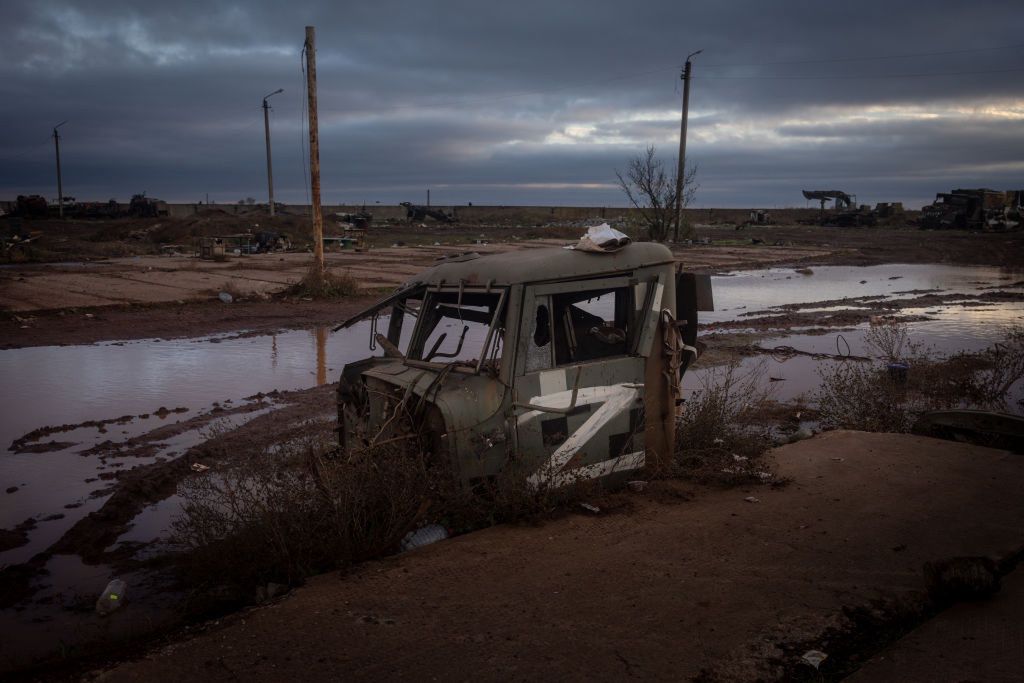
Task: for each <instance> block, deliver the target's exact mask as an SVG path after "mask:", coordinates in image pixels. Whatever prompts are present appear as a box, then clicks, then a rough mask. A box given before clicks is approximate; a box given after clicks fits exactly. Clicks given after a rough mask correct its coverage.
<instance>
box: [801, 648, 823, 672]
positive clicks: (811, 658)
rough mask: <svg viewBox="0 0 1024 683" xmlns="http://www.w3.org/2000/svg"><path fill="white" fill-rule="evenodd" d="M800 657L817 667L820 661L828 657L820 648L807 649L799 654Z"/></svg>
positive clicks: (819, 665)
mask: <svg viewBox="0 0 1024 683" xmlns="http://www.w3.org/2000/svg"><path fill="white" fill-rule="evenodd" d="M800 659H801V660H803V661H804V662H806V663H807V664H810V665H811V666H813V667H814V668H815V669H817V668H819V667H821V663H822V662H824V661H825V660H826V659H828V655H827V654H825V653H824V652H822V651H821V650H808V651H807V652H805V653H803V654H802V655H801V656H800Z"/></svg>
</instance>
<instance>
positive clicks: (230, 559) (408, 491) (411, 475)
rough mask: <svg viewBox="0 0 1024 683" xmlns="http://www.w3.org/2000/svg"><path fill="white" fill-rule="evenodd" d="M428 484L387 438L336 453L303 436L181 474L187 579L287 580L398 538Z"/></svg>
mask: <svg viewBox="0 0 1024 683" xmlns="http://www.w3.org/2000/svg"><path fill="white" fill-rule="evenodd" d="M431 488H432V474H431V473H430V472H429V471H428V468H427V466H426V461H425V459H424V458H421V457H416V454H415V453H411V454H410V453H409V452H407V451H403V450H401V449H399V448H397V447H395V446H394V445H391V446H382V447H377V448H373V449H367V450H364V451H360V452H355V453H348V454H341V453H338V452H336V451H332V450H330V448H329V446H328V445H327V444H326V443H324V442H322V441H309V442H306V443H301V444H295V445H292V446H291V447H289V448H287V449H284V450H282V451H280V452H277V453H271V452H269V451H268V452H263V453H260V454H259V455H257V456H255V457H252V458H251V459H250V461H249V463H248V464H247V466H246V467H244V468H239V469H234V470H227V471H224V472H218V473H216V474H210V475H205V476H201V477H194V478H191V479H189V480H187V482H186V483H185V484H183V485H182V487H181V489H180V490H179V493H180V494H181V495H182V497H183V498H184V506H183V513H182V515H181V516H180V517H178V518H177V519H176V520H175V522H174V525H173V531H174V539H175V542H176V543H177V544H178V545H179V547H180V548H181V549H182V550H183V551H184V552H183V553H182V555H181V560H182V565H181V566H182V569H183V570H184V574H185V578H186V580H187V581H188V583H189V584H190V585H192V586H200V587H202V586H207V587H209V586H217V585H230V586H233V587H240V588H244V589H246V590H248V589H251V588H253V587H255V586H257V585H261V584H265V583H267V582H269V581H274V582H280V583H286V584H295V583H298V582H301V581H302V579H304V578H305V577H307V576H310V575H312V574H315V573H319V572H323V571H327V570H329V569H336V568H342V567H346V566H349V565H351V564H352V563H354V562H358V561H360V560H364V559H366V558H369V557H375V556H377V555H380V554H382V553H384V552H385V551H386V550H388V549H389V548H392V547H394V546H395V545H397V543H398V541H399V540H400V539H401V537H402V535H403V534H405V533H406V532H407V531H408V530H409V529H410V528H411V527H412V526H413V525H414V524H415V523H416V522H417V518H418V517H420V516H421V515H422V514H423V512H424V510H423V509H422V508H423V507H424V505H425V502H426V501H428V500H429V498H430V494H431Z"/></svg>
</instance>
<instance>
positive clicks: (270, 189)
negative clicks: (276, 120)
mask: <svg viewBox="0 0 1024 683" xmlns="http://www.w3.org/2000/svg"><path fill="white" fill-rule="evenodd" d="M283 92H284V88H278V89H277V90H275V91H274V92H272V93H270V94H269V95H267V96H266V97H264V98H263V132H264V133H265V134H266V137H267V194H268V195H270V217H271V218H273V217H274V171H273V164H271V161H270V105H269V104H267V98H269V97H273V96H274V95H277V94H278V93H283Z"/></svg>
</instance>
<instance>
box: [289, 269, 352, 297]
mask: <svg viewBox="0 0 1024 683" xmlns="http://www.w3.org/2000/svg"><path fill="white" fill-rule="evenodd" d="M284 293H285V295H286V296H297V297H302V298H309V299H339V298H342V297H346V296H354V295H356V294H358V293H359V283H358V281H356V279H355V278H354V277H352V276H351V275H349V274H348V272H345V273H340V274H339V273H332V272H331V271H329V270H326V271H323V272H321V271H320V270H318V269H317V268H311V269H310V271H309V272H308V273H307V274H306V276H305V277H303V278H302V279H301V280H299V281H298V282H297V283H295V284H294V285H292V286H291V287H289V288H288V289H286V290H285V292H284Z"/></svg>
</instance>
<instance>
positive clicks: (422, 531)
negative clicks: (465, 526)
mask: <svg viewBox="0 0 1024 683" xmlns="http://www.w3.org/2000/svg"><path fill="white" fill-rule="evenodd" d="M446 538H448V530H447V529H445V528H444V527H443V526H441V525H440V524H428V525H427V526H424V527H420V528H419V529H416V530H415V531H410V532H409V533H407V534H406V535H405V536H404V537H403V538H402V541H401V542H400V543H399V547H400V548H401V550H402V552H408V551H410V550H413V549H414V548H422V547H423V546H425V545H430V544H431V543H437V542H438V541H443V540H445V539H446Z"/></svg>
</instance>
